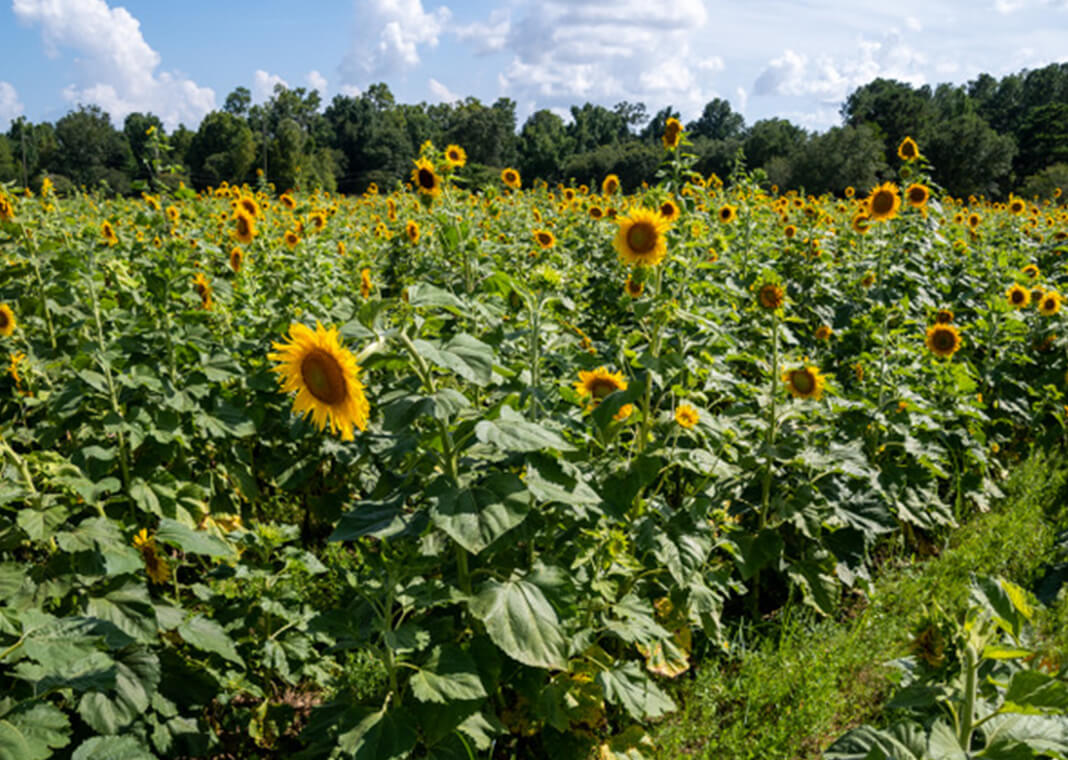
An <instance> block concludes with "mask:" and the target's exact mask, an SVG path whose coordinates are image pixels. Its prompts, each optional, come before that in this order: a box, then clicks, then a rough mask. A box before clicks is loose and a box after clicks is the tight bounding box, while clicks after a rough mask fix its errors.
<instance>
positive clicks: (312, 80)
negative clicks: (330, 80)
mask: <svg viewBox="0 0 1068 760" xmlns="http://www.w3.org/2000/svg"><path fill="white" fill-rule="evenodd" d="M305 81H306V82H307V83H308V87H310V88H311V89H313V90H318V91H319V95H320V96H321V97H322V98H323V99H325V98H326V84H327V82H326V77H324V76H323V75H322V74H320V73H319V72H318V71H316V70H312V71H309V72H308V76H307V77H305Z"/></svg>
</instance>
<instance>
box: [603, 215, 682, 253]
mask: <svg viewBox="0 0 1068 760" xmlns="http://www.w3.org/2000/svg"><path fill="white" fill-rule="evenodd" d="M617 224H618V225H619V231H618V232H617V233H616V236H615V239H614V240H613V241H612V245H613V246H615V249H616V251H618V252H619V257H620V259H622V261H623V263H624V264H628V265H630V266H646V267H651V266H656V265H657V264H659V263H660V262H661V261H662V260H663V259H664V256H665V255H667V239H666V235H667V230H668V227H669V226H670V224H671V223H670V222H669V221H667V220H666V219H664V217H662V216H660V214H659V213H658V212H656V211H651V210H649V209H645V208H635V209H634V210H632V211H631V212H630V213H629V214H627V215H626V216H625V217H622V218H621V219H619V220H618V222H617Z"/></svg>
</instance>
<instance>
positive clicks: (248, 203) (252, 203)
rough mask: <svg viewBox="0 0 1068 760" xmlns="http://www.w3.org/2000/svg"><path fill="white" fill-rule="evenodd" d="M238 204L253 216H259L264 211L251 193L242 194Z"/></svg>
mask: <svg viewBox="0 0 1068 760" xmlns="http://www.w3.org/2000/svg"><path fill="white" fill-rule="evenodd" d="M237 206H238V208H239V209H240V210H242V211H244V212H245V213H246V214H248V215H249V216H251V217H258V216H259V215H260V214H261V213H263V212H262V211H260V204H259V203H258V202H257V201H256V199H255V198H253V197H252V196H251V195H242V196H241V199H240V200H239V201H238V202H237Z"/></svg>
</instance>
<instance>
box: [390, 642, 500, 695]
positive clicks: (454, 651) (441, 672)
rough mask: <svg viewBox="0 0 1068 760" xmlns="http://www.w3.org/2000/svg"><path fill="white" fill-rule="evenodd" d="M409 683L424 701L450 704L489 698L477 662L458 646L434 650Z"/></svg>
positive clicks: (415, 693) (413, 691) (413, 693)
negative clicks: (479, 674) (476, 665)
mask: <svg viewBox="0 0 1068 760" xmlns="http://www.w3.org/2000/svg"><path fill="white" fill-rule="evenodd" d="M408 683H409V685H410V686H411V688H412V695H413V696H414V697H415V698H416V699H418V700H419V701H421V702H438V703H440V704H447V703H449V702H454V701H462V700H470V699H482V698H484V697H485V696H486V689H485V688H484V687H483V686H482V679H480V678H479V676H478V668H476V667H475V661H474V659H472V657H471V655H469V654H468V653H467V652H465V651H464V650H462V649H460V647H458V646H455V645H447V646H444V647H435V648H434V649H433V651H431V653H430V657H429V658H428V659H427V661H426V662H424V663H423V664H422V666H420V668H419V670H417V671H416V673H415V675H413V676H412V678H411V680H410V681H409V682H408Z"/></svg>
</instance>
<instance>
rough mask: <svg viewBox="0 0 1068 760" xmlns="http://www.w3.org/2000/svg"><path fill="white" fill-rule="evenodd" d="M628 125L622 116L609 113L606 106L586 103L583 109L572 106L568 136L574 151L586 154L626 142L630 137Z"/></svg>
mask: <svg viewBox="0 0 1068 760" xmlns="http://www.w3.org/2000/svg"><path fill="white" fill-rule="evenodd" d="M628 124H629V122H628V121H627V120H626V119H625V118H624V117H623V116H622V115H621V114H619V113H616V112H614V111H609V110H608V109H607V108H605V107H604V106H598V105H594V104H592V103H586V104H585V105H583V106H582V107H581V108H580V107H578V106H571V123H570V124H568V125H567V135H568V137H570V138H571V144H572V146H573V148H572V150H574V151H575V153H584V152H586V151H590V150H594V149H596V148H599V147H601V146H603V145H612V144H613V143H617V142H620V141H621V140H626V139H627V138H629V137H630V128H629V126H628Z"/></svg>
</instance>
